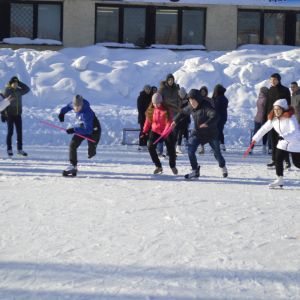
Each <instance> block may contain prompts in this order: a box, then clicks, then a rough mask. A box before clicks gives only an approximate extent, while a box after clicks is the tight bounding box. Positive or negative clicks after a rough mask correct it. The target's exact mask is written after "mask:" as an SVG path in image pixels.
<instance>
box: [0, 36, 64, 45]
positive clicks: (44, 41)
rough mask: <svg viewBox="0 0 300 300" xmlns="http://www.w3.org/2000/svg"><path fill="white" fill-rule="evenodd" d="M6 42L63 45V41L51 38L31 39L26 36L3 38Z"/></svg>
mask: <svg viewBox="0 0 300 300" xmlns="http://www.w3.org/2000/svg"><path fill="white" fill-rule="evenodd" d="M2 41H3V42H4V43H6V44H15V45H53V46H55V45H56V46H58V45H62V42H60V41H57V40H51V39H33V40H32V39H29V38H25V37H15V38H5V39H3V40H2Z"/></svg>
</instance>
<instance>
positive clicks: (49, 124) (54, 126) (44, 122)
mask: <svg viewBox="0 0 300 300" xmlns="http://www.w3.org/2000/svg"><path fill="white" fill-rule="evenodd" d="M40 122H41V123H43V124H44V125H47V126H49V127H52V128H56V129H59V130H61V131H64V132H66V129H65V128H63V127H60V126H57V125H54V124H52V123H49V122H47V121H40ZM74 134H75V135H77V136H80V137H81V138H83V139H86V140H88V141H90V142H93V143H96V141H95V140H93V139H91V138H89V137H87V136H84V135H82V134H79V133H76V132H75V133H74Z"/></svg>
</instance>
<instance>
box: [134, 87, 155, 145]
mask: <svg viewBox="0 0 300 300" xmlns="http://www.w3.org/2000/svg"><path fill="white" fill-rule="evenodd" d="M151 90H152V88H151V86H150V85H148V84H147V85H145V86H144V89H143V90H142V91H141V92H140V95H139V97H138V98H137V109H138V123H139V124H140V134H139V148H138V150H143V148H146V147H147V139H146V138H145V137H144V138H141V136H142V134H143V128H144V124H145V121H146V116H145V113H146V110H147V109H148V107H149V105H150V103H151V97H152V94H151ZM146 149H147V148H146Z"/></svg>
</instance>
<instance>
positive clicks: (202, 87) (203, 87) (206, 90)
mask: <svg viewBox="0 0 300 300" xmlns="http://www.w3.org/2000/svg"><path fill="white" fill-rule="evenodd" d="M202 90H203V91H205V92H206V96H207V95H208V88H207V87H206V86H205V85H204V86H201V88H200V90H199V91H200V93H201V91H202Z"/></svg>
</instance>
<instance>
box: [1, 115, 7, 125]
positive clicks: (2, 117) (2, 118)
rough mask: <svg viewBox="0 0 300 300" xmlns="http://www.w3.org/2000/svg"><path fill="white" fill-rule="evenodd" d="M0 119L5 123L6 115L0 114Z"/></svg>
mask: <svg viewBox="0 0 300 300" xmlns="http://www.w3.org/2000/svg"><path fill="white" fill-rule="evenodd" d="M1 121H2V122H3V123H5V122H6V116H4V115H1Z"/></svg>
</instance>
